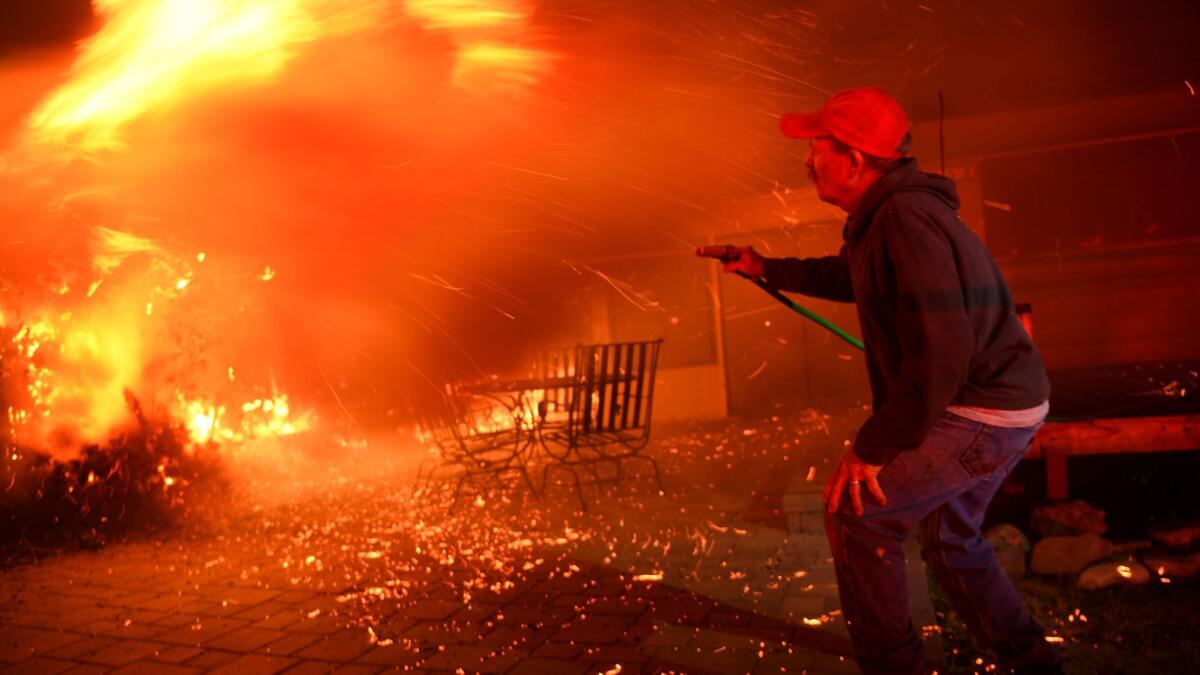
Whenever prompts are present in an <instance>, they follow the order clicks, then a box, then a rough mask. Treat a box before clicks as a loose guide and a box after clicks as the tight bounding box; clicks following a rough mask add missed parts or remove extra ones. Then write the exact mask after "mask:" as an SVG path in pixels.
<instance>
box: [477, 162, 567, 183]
mask: <svg viewBox="0 0 1200 675" xmlns="http://www.w3.org/2000/svg"><path fill="white" fill-rule="evenodd" d="M483 163H484V164H488V165H491V166H496V167H500V168H501V169H509V170H512V171H520V172H522V173H528V174H532V175H534V176H541V177H542V178H552V179H554V180H561V181H565V180H567V179H566V177H564V176H555V175H553V174H549V173H542V172H541V171H534V170H533V169H522V168H521V167H519V166H512V165H510V164H501V163H500V162H492V161H489V160H484V161H483Z"/></svg>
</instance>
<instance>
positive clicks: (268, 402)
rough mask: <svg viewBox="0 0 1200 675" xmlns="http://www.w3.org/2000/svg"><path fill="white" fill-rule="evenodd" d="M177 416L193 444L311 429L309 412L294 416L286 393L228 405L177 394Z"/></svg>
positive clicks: (284, 433) (238, 440)
mask: <svg viewBox="0 0 1200 675" xmlns="http://www.w3.org/2000/svg"><path fill="white" fill-rule="evenodd" d="M176 397H177V400H178V410H179V416H180V417H181V418H182V419H183V420H185V424H186V426H187V430H188V437H189V438H190V439H191V441H192V442H193V443H197V444H204V443H208V442H210V441H217V442H228V443H235V444H240V443H245V442H247V441H251V440H257V439H261V438H270V437H279V436H291V435H293V434H298V433H301V432H304V431H308V430H309V429H311V428H312V414H311V413H308V414H305V415H301V416H300V417H297V418H293V417H292V414H291V406H290V405H289V403H288V397H287V394H275V395H274V396H271V397H269V398H258V399H254V400H253V401H247V402H245V403H242V404H241V405H240V406H236V407H230V406H226V405H223V404H218V403H213V402H211V401H204V400H200V399H188V398H187V397H186V396H185V395H184V394H183V393H182V392H180V393H178V394H177V395H176Z"/></svg>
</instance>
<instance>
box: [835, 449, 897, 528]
mask: <svg viewBox="0 0 1200 675" xmlns="http://www.w3.org/2000/svg"><path fill="white" fill-rule="evenodd" d="M882 469H883V466H877V465H875V464H867V463H866V462H864V461H862V460H861V459H859V458H858V455H856V454H854V448H846V453H845V454H843V455H842V458H841V459H840V460H838V464H837V468H835V469H834V470H833V476H832V477H831V478H830V479H829V483H828V484H826V485H825V508H826V509H827V510H828V511H829V513H837V510H838V507H839V506H841V504H842V492H843V491H844V490H845V489H846V488H847V487H849V488H850V503H851V504H852V505H853V506H854V513H856V514H858V515H860V516H861V515H862V514H863V501H862V486H863V484H864V483H865V484H866V486H867V489H868V490H870V491H871V495H872V496H874V497H875V501H876V502H879V505H880V506H887V497H886V496H885V495H884V494H883V488H881V487H879V472H880V471H881V470H882Z"/></svg>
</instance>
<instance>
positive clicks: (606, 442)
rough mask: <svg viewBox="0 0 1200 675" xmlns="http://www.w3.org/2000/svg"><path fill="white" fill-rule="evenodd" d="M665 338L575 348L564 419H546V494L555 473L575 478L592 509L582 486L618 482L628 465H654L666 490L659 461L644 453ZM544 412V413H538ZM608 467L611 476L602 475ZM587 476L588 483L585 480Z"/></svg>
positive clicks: (541, 432)
mask: <svg viewBox="0 0 1200 675" xmlns="http://www.w3.org/2000/svg"><path fill="white" fill-rule="evenodd" d="M661 346H662V340H661V339H658V340H645V341H640V342H620V343H611V344H592V345H580V346H579V347H577V348H576V350H575V360H574V367H575V374H574V378H573V384H572V386H571V393H570V397H569V402H568V405H567V409H566V415H565V420H562V421H557V422H556V421H553V420H551V419H550V418H549V416H547V417H546V421H545V422H544V423H543V424H542V425H541V426H540V428H539V440H540V441H541V444H542V446H543V449H544V451H545V454H546V464H545V466H544V467H543V469H542V490H543V492H544V491H545V489H546V486H547V481H548V479H549V476H550V474H551V473H553V472H555V471H562V472H566V473H568V474H570V476H571V479H572V481H573V482H574V484H575V490H576V493H577V495H578V496H579V503H580V506H581V507H582V508H583V509H584V510H587V502H586V501H585V500H584V497H583V485H584V484H585V483H586V484H588V485H598V484H616V483H619V482H620V481H621V479H622V477H623V475H624V474H623V468H622V467H623V465H624V464H625V463H626V462H630V461H640V462H646V463H649V464H650V466H651V468H652V469H653V470H654V480H655V483H656V484H657V485H658V488H659V490H662V475H661V473H660V472H659V469H658V462H656V461H655V460H654V458H653V457H650V456H648V455H645V454H642V452H641V451H642V449H643V448H645V447H646V444H647V443H648V442H649V441H650V422H651V414H652V412H653V410H654V379H655V375H656V373H657V371H658V355H659V351H660V348H661ZM539 412H540V411H539ZM605 467H607V468H609V469H610V470H611V472H610V473H609V474H608V475H605V474H604V473H603V469H604V468H605ZM581 472H583V473H584V476H585V478H586V479H587V480H586V481H584V480H581V479H580V474H581Z"/></svg>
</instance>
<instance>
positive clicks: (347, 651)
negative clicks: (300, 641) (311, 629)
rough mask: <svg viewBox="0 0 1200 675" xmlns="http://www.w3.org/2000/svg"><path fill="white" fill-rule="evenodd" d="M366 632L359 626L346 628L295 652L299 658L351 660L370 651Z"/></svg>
mask: <svg viewBox="0 0 1200 675" xmlns="http://www.w3.org/2000/svg"><path fill="white" fill-rule="evenodd" d="M371 646H372V645H371V643H370V641H369V640H368V637H367V632H366V631H365V630H363V629H361V628H346V629H343V630H341V631H339V632H337V633H333V634H330V635H327V636H325V637H324V638H322V639H319V640H317V641H316V642H314V643H312V644H311V645H309V646H307V647H305V648H304V649H301V650H300V651H299V652H297V653H296V657H298V658H301V659H319V660H324V661H351V660H353V659H355V658H357V657H359V656H362V655H363V654H365V653H366V652H368V651H370V649H371Z"/></svg>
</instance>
